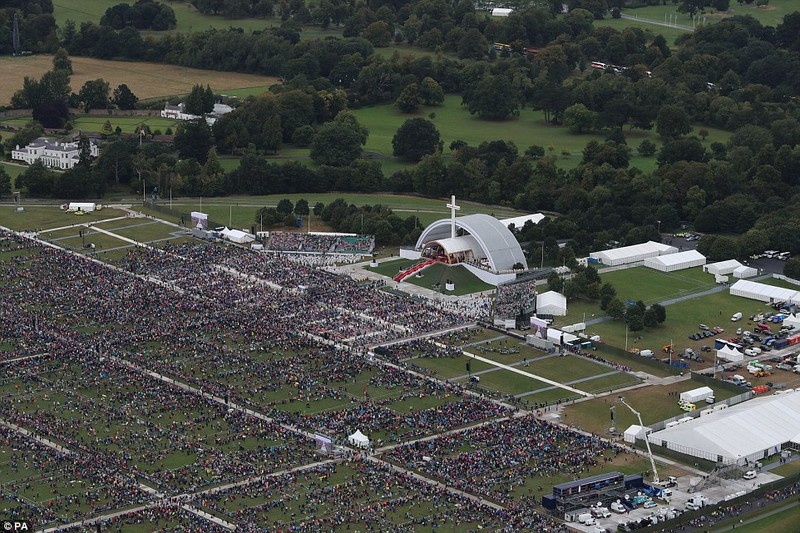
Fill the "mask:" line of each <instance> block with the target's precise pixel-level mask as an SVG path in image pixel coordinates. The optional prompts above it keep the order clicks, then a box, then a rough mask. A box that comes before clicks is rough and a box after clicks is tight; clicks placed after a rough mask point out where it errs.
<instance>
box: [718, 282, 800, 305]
mask: <svg viewBox="0 0 800 533" xmlns="http://www.w3.org/2000/svg"><path fill="white" fill-rule="evenodd" d="M730 293H731V295H732V296H741V297H743V298H750V299H751V300H760V301H762V302H768V303H773V302H789V303H800V291H796V290H793V289H784V288H783V287H775V286H773V285H766V284H764V283H757V282H755V281H747V280H746V279H740V280H739V281H737V282H736V283H734V284H733V285H731V290H730Z"/></svg>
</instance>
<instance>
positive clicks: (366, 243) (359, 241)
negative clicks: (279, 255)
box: [266, 232, 375, 254]
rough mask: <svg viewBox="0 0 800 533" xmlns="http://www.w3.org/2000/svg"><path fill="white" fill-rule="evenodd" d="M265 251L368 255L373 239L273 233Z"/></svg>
mask: <svg viewBox="0 0 800 533" xmlns="http://www.w3.org/2000/svg"><path fill="white" fill-rule="evenodd" d="M266 249H267V250H269V251H274V252H296V253H306V254H307V253H313V254H344V253H349V254H370V253H372V251H373V250H374V249H375V238H374V237H373V236H371V235H358V236H354V235H353V236H351V235H335V234H321V233H286V232H273V233H271V234H270V236H269V239H268V240H267V243H266Z"/></svg>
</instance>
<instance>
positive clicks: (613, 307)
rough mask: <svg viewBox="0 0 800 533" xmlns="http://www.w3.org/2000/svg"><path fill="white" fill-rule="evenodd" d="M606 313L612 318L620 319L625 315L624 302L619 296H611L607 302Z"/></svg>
mask: <svg viewBox="0 0 800 533" xmlns="http://www.w3.org/2000/svg"><path fill="white" fill-rule="evenodd" d="M606 313H608V316H610V317H611V318H613V319H614V320H621V319H622V318H623V317H624V316H625V304H624V303H622V300H620V299H619V298H612V299H611V300H610V301H609V302H608V306H607V307H606Z"/></svg>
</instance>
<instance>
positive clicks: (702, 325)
mask: <svg viewBox="0 0 800 533" xmlns="http://www.w3.org/2000/svg"><path fill="white" fill-rule="evenodd" d="M698 327H699V328H700V329H702V330H703V331H705V330H707V329H710V328H709V327H708V326H706V325H705V324H700V325H699V326H698Z"/></svg>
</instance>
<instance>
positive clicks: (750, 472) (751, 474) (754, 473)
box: [742, 470, 758, 479]
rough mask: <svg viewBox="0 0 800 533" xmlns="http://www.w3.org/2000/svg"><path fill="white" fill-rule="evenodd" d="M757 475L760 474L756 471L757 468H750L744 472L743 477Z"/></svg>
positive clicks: (748, 477)
mask: <svg viewBox="0 0 800 533" xmlns="http://www.w3.org/2000/svg"><path fill="white" fill-rule="evenodd" d="M757 475H758V474H757V473H756V471H755V470H748V471H747V472H745V473H744V475H743V476H742V477H743V478H744V479H755V478H756V476H757Z"/></svg>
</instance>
